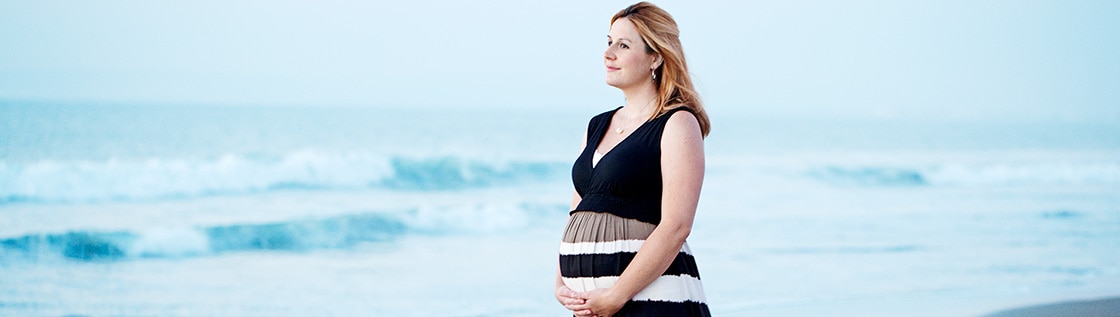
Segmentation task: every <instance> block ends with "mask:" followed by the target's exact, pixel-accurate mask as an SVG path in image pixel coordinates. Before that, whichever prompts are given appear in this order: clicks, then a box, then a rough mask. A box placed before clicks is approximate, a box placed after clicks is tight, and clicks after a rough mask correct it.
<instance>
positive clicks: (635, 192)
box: [569, 107, 687, 225]
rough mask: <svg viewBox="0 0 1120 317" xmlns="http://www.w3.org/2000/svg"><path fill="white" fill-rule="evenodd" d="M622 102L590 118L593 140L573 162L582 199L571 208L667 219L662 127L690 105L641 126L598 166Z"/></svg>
mask: <svg viewBox="0 0 1120 317" xmlns="http://www.w3.org/2000/svg"><path fill="white" fill-rule="evenodd" d="M621 108H622V107H619V108H615V109H614V110H611V111H607V112H604V113H601V114H599V115H597V116H595V117H593V118H591V122H589V123H588V124H587V145H586V146H585V147H584V149H583V153H580V155H579V158H576V162H575V164H574V165H573V166H572V182H573V183H574V184H575V187H576V193H578V194H579V196H580V197H581V200H580V202H579V205H578V206H576V209H575V210H572V211H571V212H576V211H595V212H607V213H611V214H614V215H616V216H619V217H622V218H628V219H636V220H639V221H642V222H647V223H652V224H655V225H656V224H659V223H661V187H662V183H661V133H662V132H663V131H665V123H666V122H668V121H669V117H671V116H672V115H673V113H676V112H677V111H678V110H686V111H687V109H686V108H676V109H672V110H669V111H668V112H666V113H664V114H662V115H661V116H658V117H657V118H654V119H653V120H650V121H647V122H645V123H643V124H642V125H640V126H638V128H636V129H635V130H634V132H631V133H630V135H629V136H627V137H626V138H625V139H623V140H622V142H620V143H618V145H616V146H615V147H614V148H613V149H611V150H610V152H607V153H603V157H602V158H600V159H599V163H598V164H597V165H595V167H592V166H591V160H592V157H594V155H595V149H596V148H598V147H599V143H600V142H602V140H603V136H604V135H606V133H607V132H608V131H607V129H609V127H610V125H611V117H612V116H614V114H615V112H618V109H621ZM569 214H570V213H569Z"/></svg>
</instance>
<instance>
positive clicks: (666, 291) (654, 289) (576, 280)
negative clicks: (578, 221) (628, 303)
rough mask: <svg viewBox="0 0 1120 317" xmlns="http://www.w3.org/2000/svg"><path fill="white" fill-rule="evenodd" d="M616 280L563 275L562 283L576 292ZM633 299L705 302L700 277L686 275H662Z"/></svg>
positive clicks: (599, 286) (615, 279) (612, 282)
mask: <svg viewBox="0 0 1120 317" xmlns="http://www.w3.org/2000/svg"><path fill="white" fill-rule="evenodd" d="M615 282H618V276H603V277H565V278H564V285H567V286H568V288H571V289H572V290H574V291H577V292H586V291H590V290H593V289H597V288H608V287H611V286H613V285H614V283H615ZM633 300H635V301H663V302H677V303H683V302H685V301H693V302H697V303H705V302H707V299H706V298H705V297H704V287H703V285H702V284H700V279H698V278H695V277H692V276H688V275H662V276H659V277H658V278H657V279H656V280H653V283H650V284H649V286H647V287H646V288H645V289H643V290H642V291H641V292H638V294H637V295H634V298H633Z"/></svg>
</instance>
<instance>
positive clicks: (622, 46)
mask: <svg viewBox="0 0 1120 317" xmlns="http://www.w3.org/2000/svg"><path fill="white" fill-rule="evenodd" d="M618 47H621V48H630V46H629V45H626V44H618Z"/></svg>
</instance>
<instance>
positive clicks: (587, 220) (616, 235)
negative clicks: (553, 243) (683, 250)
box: [563, 211, 657, 243]
mask: <svg viewBox="0 0 1120 317" xmlns="http://www.w3.org/2000/svg"><path fill="white" fill-rule="evenodd" d="M656 227H657V226H655V225H653V224H651V223H645V222H641V221H638V220H635V219H626V218H622V217H619V216H616V215H614V214H610V213H605V212H593V211H577V212H575V213H572V215H571V216H568V225H567V227H566V228H565V229H564V238H563V242H568V243H578V242H608V241H617V240H645V239H646V238H648V237H649V235H650V233H653V229H654V228H656Z"/></svg>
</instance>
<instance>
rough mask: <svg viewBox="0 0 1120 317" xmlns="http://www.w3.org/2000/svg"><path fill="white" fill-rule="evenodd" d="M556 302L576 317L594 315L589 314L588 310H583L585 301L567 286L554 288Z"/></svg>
mask: <svg viewBox="0 0 1120 317" xmlns="http://www.w3.org/2000/svg"><path fill="white" fill-rule="evenodd" d="M556 300H557V301H560V304H561V305H564V308H567V309H568V310H571V311H572V313H573V314H575V316H577V317H590V316H594V315H595V314H593V313H591V310H590V309H586V308H585V307H586V306H585V305H586V304H587V300H586V299H583V298H580V297H579V293H577V292H576V291H573V290H572V289H570V288H568V286H567V285H560V286H557V287H556Z"/></svg>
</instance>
